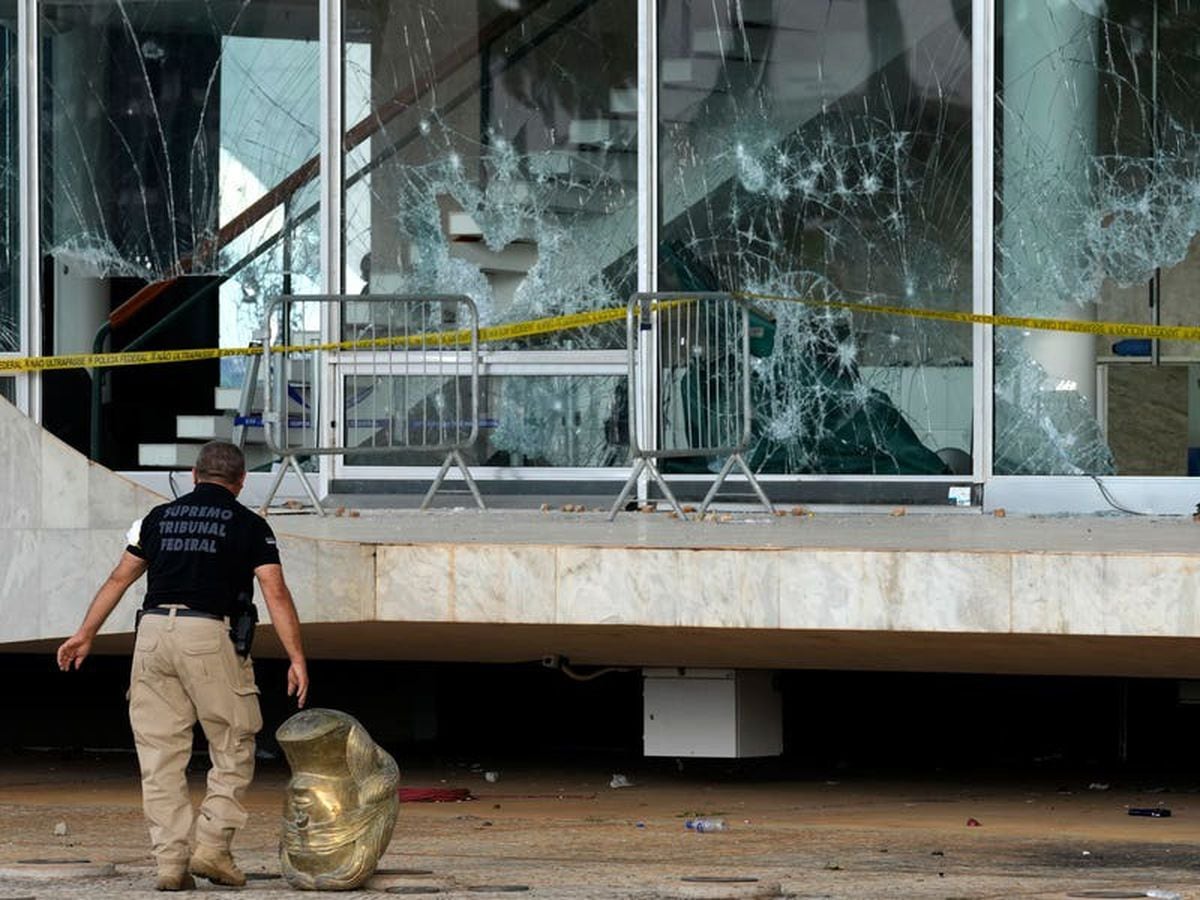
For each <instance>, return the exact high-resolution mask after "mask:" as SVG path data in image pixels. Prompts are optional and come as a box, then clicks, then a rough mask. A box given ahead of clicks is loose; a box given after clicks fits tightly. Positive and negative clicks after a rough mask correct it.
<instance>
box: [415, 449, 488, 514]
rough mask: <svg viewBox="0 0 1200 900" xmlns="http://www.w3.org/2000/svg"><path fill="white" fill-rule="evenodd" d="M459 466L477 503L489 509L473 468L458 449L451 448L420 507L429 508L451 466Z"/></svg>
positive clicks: (481, 507)
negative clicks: (473, 475) (472, 470)
mask: <svg viewBox="0 0 1200 900" xmlns="http://www.w3.org/2000/svg"><path fill="white" fill-rule="evenodd" d="M452 465H455V466H458V471H460V472H462V476H463V481H465V482H466V483H467V488H468V489H469V490H470V491H471V496H472V497H474V498H475V505H476V506H478V507H479V508H480V509H487V506H486V505H485V504H484V502H483V496H482V495H481V494H480V493H479V486H478V485H476V484H475V479H474V478H472V477H471V470H470V469H469V468H467V463H466V461H465V460H464V459H463V458H462V454H460V453H459V452H458V451H457V450H451V451H450V452H449V453H447V454H446V459H445V460H444V461H443V462H442V467H441V468H440V469H438V473H437V475H436V476H435V477H434V479H433V484H431V485H429V490H428V491H426V492H425V499H424V500H422V501H421V506H420V509H422V510H425V509H428V508H429V504H430V503H432V502H433V498H434V496H435V495H436V494H437V492H438V490H439V489H440V488H441V486H442V482H443V481H445V479H446V474H447V473H448V472H449V471H450V466H452Z"/></svg>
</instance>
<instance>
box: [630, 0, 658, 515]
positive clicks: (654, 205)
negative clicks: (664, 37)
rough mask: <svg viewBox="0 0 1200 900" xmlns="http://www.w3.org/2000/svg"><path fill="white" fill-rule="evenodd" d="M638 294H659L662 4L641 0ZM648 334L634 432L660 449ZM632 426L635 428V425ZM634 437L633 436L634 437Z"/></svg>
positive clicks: (654, 349) (654, 352)
mask: <svg viewBox="0 0 1200 900" xmlns="http://www.w3.org/2000/svg"><path fill="white" fill-rule="evenodd" d="M637 41H638V47H637V49H638V54H637V56H638V235H637V238H638V291H640V292H643V293H647V292H652V291H657V290H658V226H659V222H658V218H659V200H658V196H659V184H658V3H657V0H641V2H640V3H639V4H638V31H637ZM651 323H652V327H651V329H650V330H649V331H642V330H640V328H639V330H638V331H637V332H636V335H635V336H636V337H637V338H638V339H639V341H640V349H639V353H638V358H637V366H638V375H639V376H640V377H639V378H638V379H636V380H637V381H638V382H640V384H638V385H635V384H632V383H631V384H629V385H628V390H629V391H630V392H631V393H632V392H633V391H634V390H635V389H639V388H640V390H639V392H638V396H637V398H636V402H637V403H638V404H640V406H639V412H640V415H638V416H637V421H636V427H637V429H638V435H637V441H638V443H639V445H640V446H641V447H643V448H646V449H650V450H654V449H657V448H658V441H657V435H658V430H659V428H658V425H659V423H658V420H657V416H658V396H659V385H658V378H657V372H658V316H657V315H652V316H651ZM630 427H631V428H633V427H635V423H633V422H631V423H630ZM631 437H632V435H631ZM648 484H649V481H648V479H647V477H646V476H644V475H643V477H642V478H640V479H639V481H638V487H637V495H638V499H639V500H644V499H645V498H646V496H647V488H648Z"/></svg>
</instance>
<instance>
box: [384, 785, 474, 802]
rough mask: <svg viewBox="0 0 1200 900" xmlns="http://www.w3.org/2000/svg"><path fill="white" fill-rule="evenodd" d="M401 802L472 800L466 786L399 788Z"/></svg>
mask: <svg viewBox="0 0 1200 900" xmlns="http://www.w3.org/2000/svg"><path fill="white" fill-rule="evenodd" d="M397 793H398V794H399V795H400V802H401V803H456V802H458V801H459V800H474V799H475V798H474V797H472V796H471V791H470V790H469V789H467V788H433V787H429V788H415V787H413V788H403V787H402V788H400V790H399V791H397Z"/></svg>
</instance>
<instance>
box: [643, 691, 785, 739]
mask: <svg viewBox="0 0 1200 900" xmlns="http://www.w3.org/2000/svg"><path fill="white" fill-rule="evenodd" d="M642 717H643V723H642V724H643V731H642V735H643V746H644V750H643V752H644V753H645V755H646V756H702V757H717V758H730V757H740V756H778V755H779V754H780V753H782V752H783V703H782V698H781V696H780V693H779V690H778V688H777V687H776V686H775V673H774V672H769V671H763V670H758V669H643V670H642Z"/></svg>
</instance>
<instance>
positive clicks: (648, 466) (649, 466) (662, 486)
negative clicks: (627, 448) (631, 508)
mask: <svg viewBox="0 0 1200 900" xmlns="http://www.w3.org/2000/svg"><path fill="white" fill-rule="evenodd" d="M643 470H645V471H647V472H649V473H650V477H651V478H653V479H654V483H655V484H657V485H658V489H659V490H660V491H662V492H663V496H664V497H666V498H667V501H668V502H669V503H670V504H671V506H672V507H674V508H675V514H676V515H678V516H679V518H681V519H685V520H686V519H687V513H685V512H684V511H683V507H682V506H680V505H679V501H678V500H676V499H675V494H674V493H672V491H671V488H670V486H668V484H667V482H666V480H665V479H664V478H663V477H662V473H660V472H659V471H658V466H656V465H655V464H654V460H652V459H646V458H645V457H643V456H639V457H638V458H637V459H636V460H635V461H634V463H633V470H632V471H631V472H630V473H629V477H628V478H626V479H625V486H624V487H623V488H621V493H620V494H618V495H617V499H616V501H615V502H614V503H613V505H612V509H610V510H609V511H608V521H610V522H611V521H613V519H615V518H616V517H617V513H619V512H620V511H621V507H623V506H624V505H625V501H626V500H628V499H629V494H630V492H631V491H632V490H633V486H634V485H635V484H637V480H638V477H639V476H640V475H641V474H642V471H643Z"/></svg>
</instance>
